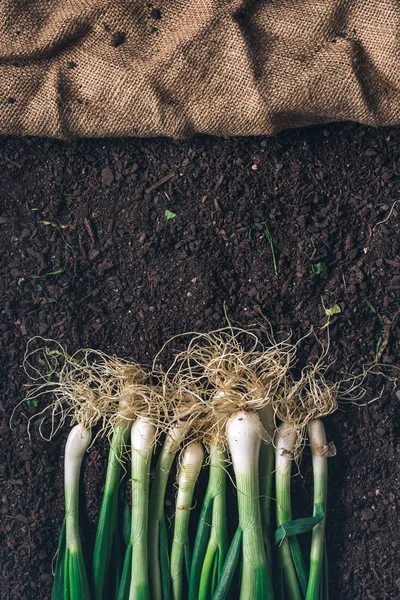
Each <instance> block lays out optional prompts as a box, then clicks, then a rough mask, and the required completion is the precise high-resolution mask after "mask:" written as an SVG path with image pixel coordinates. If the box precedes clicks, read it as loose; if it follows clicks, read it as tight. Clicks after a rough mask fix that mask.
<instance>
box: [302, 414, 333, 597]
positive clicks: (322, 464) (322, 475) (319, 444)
mask: <svg viewBox="0 0 400 600" xmlns="http://www.w3.org/2000/svg"><path fill="white" fill-rule="evenodd" d="M308 436H309V439H310V445H311V452H312V463H313V472H314V512H313V515H314V516H315V517H322V519H321V521H320V522H319V523H318V524H317V525H316V526H315V527H314V529H313V531H312V540H311V551H310V575H309V579H308V587H307V595H306V600H319V598H320V594H321V587H322V572H323V568H324V548H325V515H326V500H327V489H328V460H327V452H326V450H327V448H326V436H325V428H324V426H323V424H322V421H320V420H319V419H316V420H314V421H310V422H309V424H308Z"/></svg>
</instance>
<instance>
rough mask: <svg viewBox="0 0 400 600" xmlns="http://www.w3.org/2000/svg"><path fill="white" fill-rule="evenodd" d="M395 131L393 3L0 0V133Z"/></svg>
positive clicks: (397, 57)
mask: <svg viewBox="0 0 400 600" xmlns="http://www.w3.org/2000/svg"><path fill="white" fill-rule="evenodd" d="M341 120H354V121H359V122H362V123H368V124H371V125H385V124H386V125H388V124H397V123H399V122H400V2H399V0H247V1H239V0H230V1H229V0H220V1H217V0H186V1H185V0H159V1H157V0H154V3H153V4H151V3H150V2H148V1H142V0H112V1H107V0H2V1H1V2H0V133H2V134H18V135H20V134H35V135H47V136H55V137H60V138H62V137H65V138H69V137H76V136H156V135H165V136H172V137H187V136H192V135H194V134H196V133H208V134H214V135H226V136H228V135H235V136H236V135H257V134H273V133H276V132H277V131H279V130H281V129H285V128H289V127H296V126H302V125H309V124H314V123H322V122H328V121H341Z"/></svg>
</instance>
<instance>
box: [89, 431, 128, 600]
mask: <svg viewBox="0 0 400 600" xmlns="http://www.w3.org/2000/svg"><path fill="white" fill-rule="evenodd" d="M129 432H130V425H129V424H128V423H126V424H123V425H119V426H118V427H117V428H116V430H115V433H114V435H113V437H112V440H111V444H110V452H109V456H108V464H107V475H106V482H105V486H104V493H103V500H102V503H101V508H100V515H99V520H98V524H97V532H96V540H95V545H94V551H93V566H92V568H93V596H94V599H95V600H108V598H109V597H110V595H111V594H112V591H111V589H110V586H111V581H110V580H111V578H110V563H111V561H112V558H113V555H114V557H118V556H119V555H120V552H121V544H120V543H119V542H120V539H119V538H120V534H119V510H118V506H119V493H118V491H119V486H120V482H121V463H122V455H123V452H124V449H125V446H126V443H127V441H128V437H129ZM114 562H116V561H114ZM115 567H116V569H115V570H116V573H115V575H116V587H117V588H118V583H119V579H120V577H121V571H122V565H120V566H119V565H118V564H115Z"/></svg>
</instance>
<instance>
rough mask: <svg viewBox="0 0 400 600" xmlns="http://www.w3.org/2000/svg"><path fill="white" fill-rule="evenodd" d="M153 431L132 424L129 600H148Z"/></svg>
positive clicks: (144, 422)
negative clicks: (148, 545) (148, 538)
mask: <svg viewBox="0 0 400 600" xmlns="http://www.w3.org/2000/svg"><path fill="white" fill-rule="evenodd" d="M155 435H156V428H155V426H154V425H153V423H152V422H151V421H150V420H149V419H147V418H139V419H137V420H136V421H135V422H134V424H133V425H132V430H131V445H132V523H131V539H130V544H129V546H130V547H128V549H127V555H128V556H129V555H130V554H131V556H132V561H131V565H132V568H131V583H130V592H129V600H149V598H150V592H149V574H148V547H147V532H148V514H149V486H150V463H151V455H152V452H153V447H154V442H155Z"/></svg>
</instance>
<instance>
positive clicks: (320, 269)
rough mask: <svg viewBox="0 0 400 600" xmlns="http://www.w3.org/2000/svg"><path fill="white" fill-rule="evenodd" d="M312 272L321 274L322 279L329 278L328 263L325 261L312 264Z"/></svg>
mask: <svg viewBox="0 0 400 600" xmlns="http://www.w3.org/2000/svg"><path fill="white" fill-rule="evenodd" d="M312 272H313V273H314V275H320V276H321V279H327V278H328V268H327V266H326V263H324V262H317V263H314V264H313V265H312Z"/></svg>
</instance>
